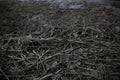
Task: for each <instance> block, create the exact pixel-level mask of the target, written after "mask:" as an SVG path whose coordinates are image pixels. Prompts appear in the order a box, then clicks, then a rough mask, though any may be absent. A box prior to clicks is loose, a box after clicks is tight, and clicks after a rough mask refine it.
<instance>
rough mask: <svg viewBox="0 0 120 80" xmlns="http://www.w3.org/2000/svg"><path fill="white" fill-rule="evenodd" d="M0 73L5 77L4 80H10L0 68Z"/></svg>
mask: <svg viewBox="0 0 120 80" xmlns="http://www.w3.org/2000/svg"><path fill="white" fill-rule="evenodd" d="M0 72H1V73H2V74H3V75H4V76H5V78H6V79H7V80H10V79H9V78H8V76H7V75H6V74H5V73H4V72H3V71H2V69H1V68H0Z"/></svg>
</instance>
